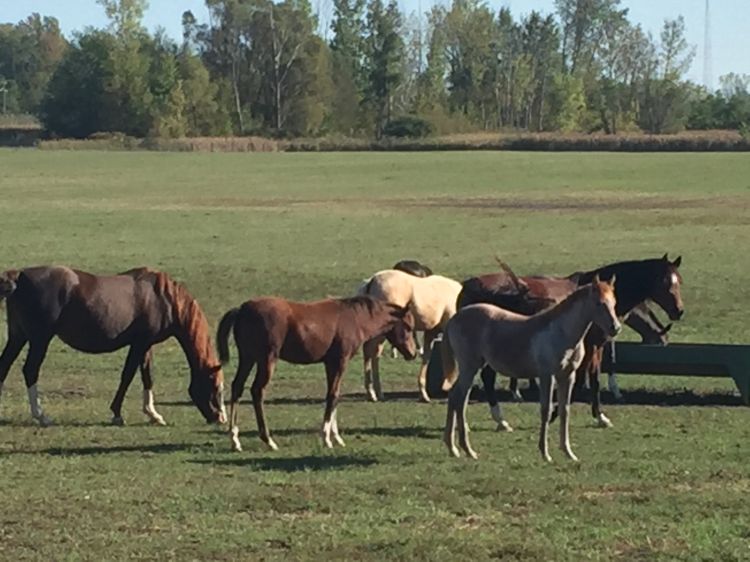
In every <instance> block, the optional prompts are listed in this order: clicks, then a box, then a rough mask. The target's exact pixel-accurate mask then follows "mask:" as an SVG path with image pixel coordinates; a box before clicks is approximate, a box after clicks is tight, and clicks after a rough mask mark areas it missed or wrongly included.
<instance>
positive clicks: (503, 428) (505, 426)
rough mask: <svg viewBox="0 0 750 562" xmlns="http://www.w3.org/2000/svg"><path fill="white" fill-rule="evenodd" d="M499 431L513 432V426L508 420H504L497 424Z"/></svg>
mask: <svg viewBox="0 0 750 562" xmlns="http://www.w3.org/2000/svg"><path fill="white" fill-rule="evenodd" d="M497 431H504V432H506V433H512V432H513V428H512V427H511V425H510V424H509V423H508V422H507V421H505V420H503V421H501V422H500V423H498V424H497Z"/></svg>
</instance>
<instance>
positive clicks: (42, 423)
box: [39, 416, 53, 427]
mask: <svg viewBox="0 0 750 562" xmlns="http://www.w3.org/2000/svg"><path fill="white" fill-rule="evenodd" d="M51 425H53V423H52V420H51V419H50V418H48V417H47V416H42V417H41V418H39V427H50V426H51Z"/></svg>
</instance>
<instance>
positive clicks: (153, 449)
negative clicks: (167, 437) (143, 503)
mask: <svg viewBox="0 0 750 562" xmlns="http://www.w3.org/2000/svg"><path fill="white" fill-rule="evenodd" d="M201 447H202V445H200V444H196V443H153V444H150V445H145V444H144V445H90V446H88V447H50V448H48V449H40V450H38V451H18V452H19V453H25V454H43V455H51V456H88V455H108V454H117V453H152V454H163V453H174V452H179V451H194V450H195V449H200V448H201Z"/></svg>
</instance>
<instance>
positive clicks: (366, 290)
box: [357, 277, 375, 295]
mask: <svg viewBox="0 0 750 562" xmlns="http://www.w3.org/2000/svg"><path fill="white" fill-rule="evenodd" d="M373 281H375V278H374V277H370V278H369V279H364V280H363V281H362V283H361V284H360V286H359V287H358V288H357V294H358V295H369V294H370V289H371V288H372V283H373Z"/></svg>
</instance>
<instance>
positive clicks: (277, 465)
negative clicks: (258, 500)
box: [188, 455, 378, 473]
mask: <svg viewBox="0 0 750 562" xmlns="http://www.w3.org/2000/svg"><path fill="white" fill-rule="evenodd" d="M188 462H190V463H194V464H201V465H212V466H237V467H243V468H249V469H251V470H257V471H261V472H289V473H293V472H319V471H324V470H342V469H348V468H365V467H369V466H373V465H375V464H377V462H378V461H377V460H376V459H374V458H372V457H355V456H352V455H339V456H327V455H322V456H312V455H306V456H300V457H259V458H253V457H250V458H233V459H218V460H204V459H195V460H190V461H188Z"/></svg>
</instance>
